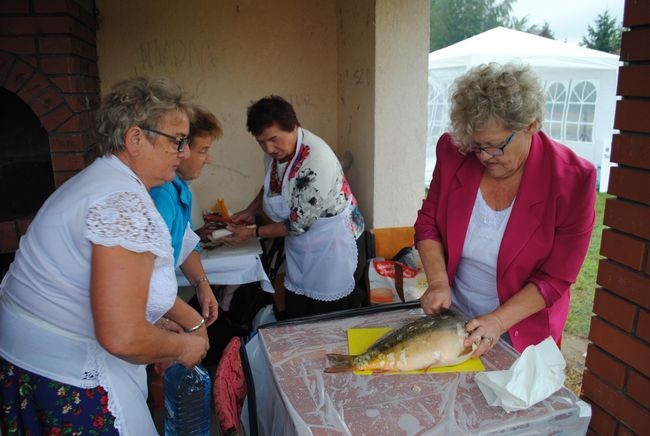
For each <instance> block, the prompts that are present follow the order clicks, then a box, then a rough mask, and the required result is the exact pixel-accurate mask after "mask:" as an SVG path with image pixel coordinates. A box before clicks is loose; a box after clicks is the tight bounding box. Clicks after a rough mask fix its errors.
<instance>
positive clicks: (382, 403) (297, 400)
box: [242, 309, 590, 435]
mask: <svg viewBox="0 0 650 436" xmlns="http://www.w3.org/2000/svg"><path fill="white" fill-rule="evenodd" d="M421 315H422V311H421V310H420V309H401V310H397V311H391V312H383V313H375V314H370V315H363V316H355V317H351V318H340V319H333V320H327V321H320V322H311V323H308V324H297V325H284V326H276V327H268V328H263V329H261V330H260V331H259V333H258V335H257V336H256V337H255V338H254V339H253V340H252V341H251V342H250V343H249V344H248V346H247V351H248V356H249V360H250V361H251V366H252V370H253V377H254V381H255V389H256V393H257V395H256V399H257V415H258V423H259V431H260V434H269V435H271V434H282V435H292V434H299V435H310V434H317V435H341V434H344V435H346V434H349V435H357V434H369V435H384V434H406V435H415V434H427V435H454V434H459V435H460V434H462V435H471V434H497V433H512V432H518V433H519V434H521V433H524V434H572V435H573V434H575V435H579V434H585V433H586V430H587V426H588V424H589V419H590V416H589V415H590V414H589V413H585V409H587V411H588V407H586V408H585V403H584V402H582V401H579V400H578V399H577V398H576V396H575V395H574V394H573V393H572V392H571V391H569V390H568V389H566V388H564V387H563V388H561V389H560V390H559V391H557V392H555V393H554V394H552V395H551V396H550V397H548V398H547V399H545V400H543V401H541V402H539V403H538V404H535V405H533V406H532V407H530V408H528V409H526V410H521V411H516V412H512V413H507V412H505V411H504V410H503V409H502V408H500V407H491V406H489V405H488V404H487V402H486V401H485V398H484V397H483V394H482V393H481V391H480V389H479V387H478V385H477V383H476V381H475V374H474V373H447V374H420V375H413V374H403V375H374V376H358V375H354V374H352V373H342V374H325V373H323V369H324V368H325V366H326V358H325V354H326V353H346V352H347V336H346V332H347V330H348V329H349V328H357V327H395V326H398V325H400V324H401V323H403V322H405V321H408V320H410V319H412V318H414V317H418V316H421ZM517 357H518V353H516V352H515V351H514V350H513V349H512V348H511V347H510V346H508V345H506V344H503V343H502V342H499V343H498V344H497V345H496V346H495V348H494V349H493V350H491V351H490V352H489V353H488V354H487V355H486V356H485V358H484V359H483V363H484V365H485V366H486V368H487V369H488V370H503V369H507V368H510V366H511V365H512V364H513V362H514V361H515V360H516V359H517ZM247 413H248V412H247V411H246V412H245V415H244V416H243V417H242V422H243V423H246V422H247V420H248V414H247Z"/></svg>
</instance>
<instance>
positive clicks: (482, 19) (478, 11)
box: [429, 0, 555, 51]
mask: <svg viewBox="0 0 650 436" xmlns="http://www.w3.org/2000/svg"><path fill="white" fill-rule="evenodd" d="M516 1H517V0H431V34H430V37H429V48H430V50H431V51H433V50H437V49H439V48H443V47H447V46H448V45H451V44H454V43H456V42H458V41H462V40H463V39H466V38H469V37H471V36H474V35H478V34H479V33H481V32H485V31H486V30H490V29H492V28H494V27H497V26H503V27H510V28H512V29H516V30H521V31H523V32H529V33H533V34H535V35H539V36H545V37H547V38H551V39H555V38H554V36H553V32H552V31H551V29H550V27H549V25H548V23H546V22H545V23H544V25H543V26H539V25H537V24H532V25H531V24H529V23H528V16H525V17H523V18H516V17H511V15H510V14H511V12H512V5H513V4H514V3H515V2H516Z"/></svg>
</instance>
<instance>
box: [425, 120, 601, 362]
mask: <svg viewBox="0 0 650 436" xmlns="http://www.w3.org/2000/svg"><path fill="white" fill-rule="evenodd" d="M436 155H437V162H436V167H435V170H434V172H433V179H432V180H431V186H430V188H429V194H428V196H427V198H426V199H425V200H424V202H423V203H422V208H421V209H420V211H419V212H418V218H417V221H416V222H415V241H416V242H417V241H421V240H425V239H432V240H436V241H439V242H441V243H442V244H443V246H444V249H445V255H446V261H447V274H448V276H449V283H450V284H452V283H453V281H454V277H455V274H456V269H457V268H458V263H459V262H460V257H461V253H462V251H463V244H464V242H465V234H466V231H467V227H468V225H469V219H470V216H471V214H472V208H473V205H474V201H475V199H476V195H477V192H478V187H479V184H480V181H481V175H482V174H483V168H484V167H483V166H482V165H481V163H480V162H479V161H478V159H476V157H475V156H474V155H473V154H469V155H467V156H463V155H461V154H460V153H459V152H458V150H457V148H456V146H455V145H454V144H453V143H452V141H451V138H450V137H449V135H448V134H444V135H443V136H442V137H441V138H440V140H439V141H438V145H437V149H436ZM595 199H596V169H595V168H594V166H593V165H592V164H590V163H589V162H587V161H585V160H584V159H582V158H580V157H578V156H576V154H575V153H574V152H573V151H571V150H570V149H569V148H567V147H566V146H564V145H562V144H559V143H557V142H555V141H553V140H552V139H550V138H549V137H548V136H546V135H545V134H544V133H543V132H538V133H537V134H535V135H534V136H533V140H532V145H531V150H530V154H529V155H528V159H527V161H526V163H525V166H524V174H523V176H522V179H521V184H520V186H519V191H518V192H517V198H516V199H515V202H514V205H513V208H512V211H511V214H510V219H509V220H508V224H507V226H506V230H505V233H504V235H503V239H502V241H501V247H500V249H499V255H498V259H497V292H498V294H499V301H500V302H501V304H503V303H504V302H505V301H507V300H508V299H509V298H510V297H512V296H513V295H514V294H516V293H517V292H519V291H520V290H521V289H522V288H523V286H524V285H525V284H526V283H529V282H532V283H534V284H535V285H537V287H538V289H539V290H540V292H541V294H542V296H543V297H544V300H545V301H546V308H545V309H543V310H541V311H539V312H537V313H536V314H534V315H531V316H529V317H528V318H526V319H524V320H522V321H521V322H519V323H518V324H515V325H514V326H512V327H511V328H510V330H509V333H510V338H511V339H512V344H513V346H514V348H515V349H517V350H518V351H520V352H521V351H523V350H524V348H526V347H527V346H528V345H531V344H537V343H539V342H540V341H542V340H544V339H546V338H547V337H548V336H553V338H554V339H555V341H556V342H558V341H559V340H560V337H561V335H562V330H563V329H564V324H565V322H566V317H567V314H568V311H569V287H570V286H571V284H572V283H573V282H575V280H576V277H577V276H578V272H579V271H580V267H581V266H582V263H583V261H584V259H585V256H586V254H587V249H588V247H589V240H590V237H591V231H592V229H593V226H594V221H595V210H594V207H595Z"/></svg>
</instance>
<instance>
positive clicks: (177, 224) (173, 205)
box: [150, 176, 200, 265]
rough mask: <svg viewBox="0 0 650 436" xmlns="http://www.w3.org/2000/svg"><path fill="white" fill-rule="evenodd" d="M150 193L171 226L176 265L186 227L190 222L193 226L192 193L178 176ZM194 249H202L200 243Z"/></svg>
mask: <svg viewBox="0 0 650 436" xmlns="http://www.w3.org/2000/svg"><path fill="white" fill-rule="evenodd" d="M150 194H151V198H153V202H154V203H155V204H156V207H157V208H158V212H160V215H161V216H162V217H163V220H165V224H167V227H168V228H169V233H170V234H171V237H172V246H173V247H174V265H176V264H178V257H179V256H180V254H181V247H182V246H183V236H184V235H185V228H186V227H187V224H188V223H189V224H190V227H191V226H192V223H191V220H190V217H191V214H192V193H191V192H190V188H189V186H188V185H187V182H186V181H184V180H181V179H180V178H179V177H178V176H176V177H175V178H174V180H172V181H171V182H167V183H165V184H164V185H161V186H157V187H155V188H152V189H151V191H150ZM194 250H195V251H197V252H198V251H199V250H200V246H199V244H196V247H195V248H194Z"/></svg>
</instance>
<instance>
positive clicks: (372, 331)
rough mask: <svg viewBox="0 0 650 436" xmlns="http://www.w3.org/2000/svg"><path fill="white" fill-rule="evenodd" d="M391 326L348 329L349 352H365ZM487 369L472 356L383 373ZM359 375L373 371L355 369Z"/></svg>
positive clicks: (354, 353)
mask: <svg viewBox="0 0 650 436" xmlns="http://www.w3.org/2000/svg"><path fill="white" fill-rule="evenodd" d="M391 330H392V329H391V328H387V327H381V328H368V329H348V352H349V353H350V355H352V356H355V355H357V354H361V353H364V352H365V351H366V350H367V349H368V348H369V347H370V346H371V345H372V344H373V343H374V342H375V341H376V340H377V339H379V338H381V337H382V336H384V335H385V334H386V333H388V332H389V331H391ZM472 371H485V366H483V362H481V359H478V358H471V359H469V360H466V361H465V362H463V363H461V364H459V365H454V366H441V367H438V368H429V369H426V370H425V369H419V370H415V371H400V372H398V371H393V372H382V375H383V374H424V373H427V374H428V373H432V372H472ZM354 373H355V374H357V375H371V374H373V372H372V371H354Z"/></svg>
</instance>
